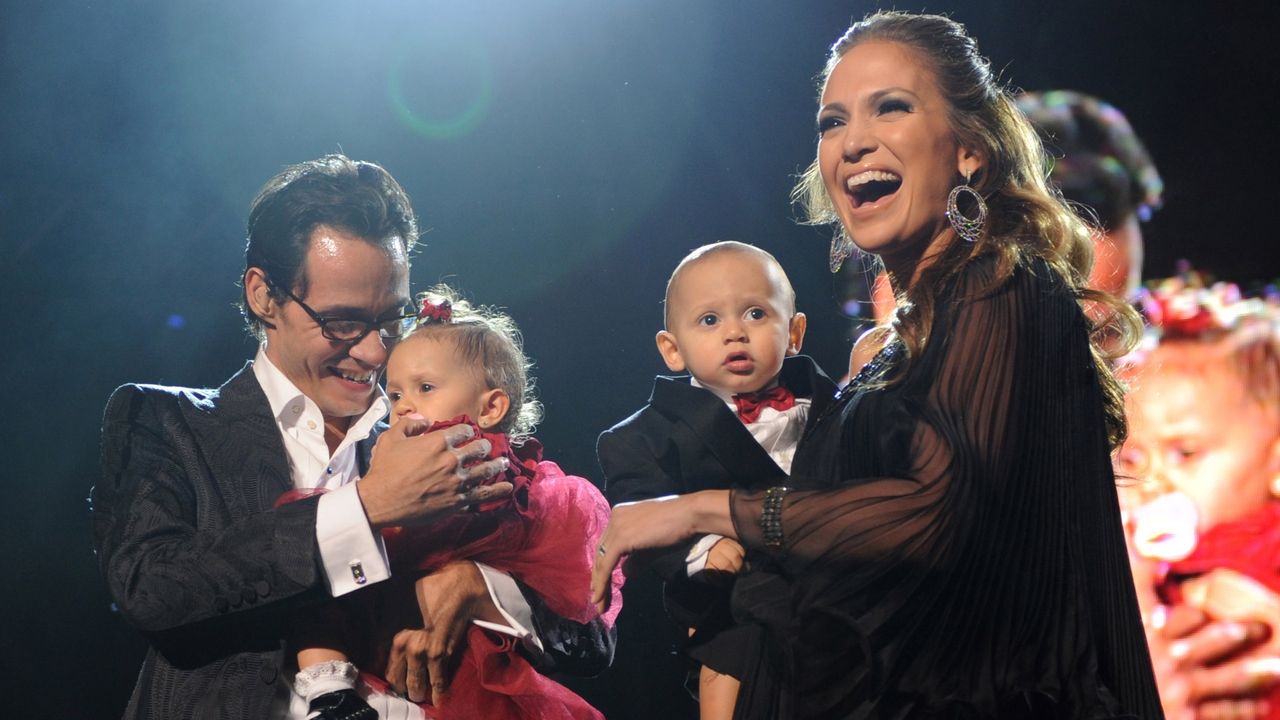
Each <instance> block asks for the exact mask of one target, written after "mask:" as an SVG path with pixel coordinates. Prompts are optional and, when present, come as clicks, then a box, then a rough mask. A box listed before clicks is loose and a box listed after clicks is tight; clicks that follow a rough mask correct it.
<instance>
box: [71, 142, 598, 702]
mask: <svg viewBox="0 0 1280 720" xmlns="http://www.w3.org/2000/svg"><path fill="white" fill-rule="evenodd" d="M416 239H417V226H416V223H415V220H414V216H413V210H412V208H411V207H410V205H409V200H408V198H407V197H406V196H405V194H404V191H403V190H402V189H401V188H400V186H399V185H398V184H397V183H396V181H395V180H394V179H393V178H392V177H391V176H390V175H389V174H388V173H387V172H386V171H385V170H383V169H382V168H380V167H378V166H377V165H374V164H372V163H365V162H354V161H352V160H349V159H348V158H346V157H343V156H341V155H330V156H327V157H324V158H321V159H319V160H316V161H312V162H306V163H301V164H299V165H294V166H292V167H289V168H287V169H286V170H285V171H283V172H281V173H280V174H279V175H277V176H276V177H274V178H272V179H271V180H270V181H269V182H268V183H267V184H266V186H264V188H263V189H262V190H261V192H260V193H259V194H258V196H257V198H255V199H254V201H253V205H252V207H251V211H250V215H249V223H248V242H247V245H246V248H245V266H246V267H245V271H244V275H243V289H244V297H243V302H242V309H243V312H244V315H245V319H246V321H247V323H248V325H249V329H250V331H251V332H253V334H254V335H255V336H256V337H257V338H258V339H259V340H260V341H261V345H260V347H259V349H258V352H257V356H256V357H255V358H254V361H253V362H252V363H250V364H249V365H247V366H246V367H245V368H244V369H242V370H241V371H240V372H239V373H237V374H236V375H235V376H234V377H232V378H231V379H230V380H228V381H227V382H226V384H224V385H223V386H222V387H221V388H219V389H217V390H192V389H185V388H163V387H157V386H143V385H126V386H123V387H121V388H119V389H118V390H116V392H115V393H114V394H113V395H112V398H111V400H110V402H109V403H108V406H107V410H106V415H105V418H104V421H103V437H102V465H103V476H102V480H101V482H100V483H99V484H98V485H97V487H95V488H94V491H93V510H94V526H95V527H94V530H95V536H96V540H97V547H98V554H99V561H100V564H101V568H102V572H103V574H104V576H105V578H106V580H107V584H108V588H109V590H110V592H111V595H112V597H113V599H114V600H115V602H116V604H117V606H118V607H119V608H120V611H121V613H122V614H123V615H124V617H125V618H126V619H127V620H128V621H129V622H131V623H133V624H134V625H135V626H137V627H138V628H139V629H140V630H141V631H143V633H144V634H146V636H147V637H148V640H149V641H150V648H149V650H148V653H147V657H146V660H145V661H144V664H143V667H142V671H141V674H140V676H139V679H138V684H137V686H136V687H135V689H134V692H133V696H132V698H131V700H130V702H129V707H128V710H127V711H126V715H125V716H126V717H128V718H152V717H154V718H170V717H194V716H203V713H206V712H207V713H213V714H214V715H216V716H217V717H237V718H239V717H243V718H273V717H274V718H285V717H303V716H306V714H307V710H306V709H305V708H306V703H305V702H304V701H302V700H300V699H299V697H298V696H296V695H295V694H294V693H293V673H294V672H295V671H296V667H290V663H291V662H292V657H293V655H292V652H291V649H289V648H287V647H286V644H287V637H288V627H289V620H290V617H289V616H290V614H291V613H293V612H294V611H298V612H306V610H305V608H307V607H309V606H313V605H315V604H316V603H318V602H321V601H323V600H324V599H325V598H329V597H339V596H344V597H343V600H342V601H343V602H347V601H351V600H352V599H353V598H355V599H356V601H359V600H360V599H367V597H368V591H365V592H364V593H356V594H355V595H348V594H349V593H352V592H353V591H356V590H359V589H362V588H366V587H369V586H373V585H375V584H377V583H379V582H381V581H383V580H386V579H388V578H390V575H391V573H390V570H389V568H388V563H387V558H386V553H385V548H384V547H383V545H382V542H381V537H380V535H379V530H381V529H382V528H386V527H392V526H398V525H406V524H413V523H428V522H432V521H433V520H438V519H440V518H443V517H445V516H447V515H449V514H450V513H453V512H457V511H459V510H462V509H463V508H467V507H471V506H475V505H477V504H480V503H483V502H485V501H487V500H491V499H495V498H498V497H501V496H503V495H505V494H507V493H509V492H510V491H511V486H510V484H509V483H495V484H491V485H481V484H480V483H481V481H483V480H485V479H487V478H489V477H492V476H493V475H495V474H496V473H497V472H499V471H500V470H502V469H503V467H504V465H503V464H502V463H503V461H501V460H495V461H487V462H475V461H476V460H478V459H481V458H483V457H485V456H487V454H488V452H489V447H488V442H487V441H485V440H483V439H481V440H474V441H473V440H472V439H471V437H470V436H471V431H470V429H469V428H467V427H466V426H461V425H460V426H454V427H452V428H448V429H446V430H442V431H437V432H430V433H427V432H424V431H425V429H426V428H425V427H424V425H423V424H422V423H413V422H405V423H400V424H399V425H397V427H396V428H395V429H394V430H390V431H387V432H384V433H381V435H380V436H379V432H380V431H381V430H382V429H383V427H384V426H382V425H381V423H380V420H381V419H382V417H384V416H385V415H386V413H387V409H388V402H387V399H386V397H385V395H384V394H383V392H382V391H381V389H380V388H379V386H378V377H379V375H380V373H381V371H382V369H383V366H384V364H385V363H386V359H387V354H388V346H389V344H390V343H393V342H395V340H396V339H398V338H399V337H400V336H401V335H402V334H403V333H404V331H405V330H406V329H407V328H408V327H409V325H410V324H411V323H412V320H413V317H414V314H413V312H412V309H411V308H410V307H409V303H410V295H409V260H408V258H409V252H410V250H411V249H412V248H413V245H414V242H415V241H416ZM375 439H376V440H377V443H376V444H377V454H376V456H375V457H373V458H372V459H371V450H372V447H373V444H374V440H375ZM357 479H359V480H360V482H359V483H356V482H354V481H355V480H357ZM287 491H295V492H294V493H293V494H294V495H297V494H301V495H303V496H306V497H304V499H301V500H298V501H296V502H290V503H285V504H281V505H280V506H279V507H273V505H274V504H275V501H276V500H277V499H278V498H280V497H281V496H282V495H283V494H284V493H286V492H287ZM410 580H411V579H410ZM388 587H390V588H391V589H390V592H391V593H400V594H404V593H409V595H408V598H409V599H410V601H411V599H412V597H413V595H412V592H413V590H412V583H411V582H410V583H405V584H403V585H391V586H388ZM423 595H424V596H425V597H423V598H421V599H420V602H421V605H422V614H423V619H424V623H425V625H426V627H427V628H428V629H426V630H416V631H405V632H403V633H401V634H400V635H399V636H397V638H396V642H395V643H394V645H393V650H392V657H391V659H390V665H389V672H390V673H391V675H392V677H391V678H390V679H391V680H392V681H393V683H396V684H399V685H401V686H402V687H407V689H408V691H409V694H410V695H411V696H412V697H414V698H415V699H424V696H427V695H429V693H430V690H431V689H440V688H441V687H442V686H443V684H444V683H445V682H447V679H448V678H447V676H448V674H449V671H450V669H451V663H450V660H451V656H452V657H456V653H457V652H458V651H460V650H461V648H460V647H459V645H460V642H459V640H460V639H461V638H462V637H463V635H464V633H465V631H466V628H467V627H469V625H470V623H471V621H472V620H481V621H486V626H490V627H493V626H502V627H505V628H508V629H509V631H510V633H511V634H513V635H515V636H517V637H519V638H521V639H522V640H524V641H525V647H527V648H529V650H530V652H531V654H533V655H534V657H535V659H540V660H543V666H544V667H550V666H556V667H557V668H558V669H560V670H566V671H569V672H578V673H593V672H598V671H599V670H600V669H602V668H603V666H604V665H607V663H608V662H609V659H610V658H611V655H612V638H611V636H610V635H609V633H608V632H607V631H606V630H605V629H604V626H603V624H602V623H599V622H597V623H594V624H588V625H580V624H577V623H573V622H570V621H567V620H563V619H560V618H557V617H555V616H554V615H552V614H551V613H549V612H548V611H546V610H545V608H544V607H542V606H541V604H540V603H539V602H538V601H537V598H536V597H533V596H532V594H531V593H527V592H523V591H522V588H521V587H520V586H519V585H518V584H517V583H516V582H515V581H514V580H513V579H511V578H510V577H507V576H505V575H503V574H501V573H498V572H496V571H493V570H491V569H488V568H483V567H477V566H476V565H474V564H472V563H455V564H453V565H450V566H447V567H446V568H444V569H442V570H441V571H440V572H439V573H437V575H435V576H433V580H432V583H431V585H430V587H429V588H428V590H427V591H426V592H424V593H423ZM369 605H370V603H368V602H366V603H365V606H366V607H367V606H369ZM543 650H545V653H544V652H543ZM333 680H334V679H333V678H325V677H320V678H306V679H305V682H303V679H301V678H300V680H299V682H300V684H306V685H310V686H312V689H313V690H314V689H316V688H318V689H319V690H324V689H325V688H326V687H330V686H332V682H331V681H333ZM428 682H429V683H430V685H431V688H427V687H426V684H427V683H428ZM326 683H329V685H326ZM313 694H323V693H313ZM338 701H339V702H341V703H343V704H344V707H342V708H331V712H337V714H334V715H332V716H334V717H336V716H343V717H366V716H369V717H372V715H371V714H370V713H371V711H369V709H368V708H367V707H363V708H361V707H360V701H359V700H358V699H356V698H355V697H354V696H353V695H351V694H350V693H343V694H339V697H338ZM371 702H373V701H372V700H371ZM377 702H380V703H383V705H382V706H381V707H382V709H383V711H384V712H386V711H387V710H388V709H389V708H390V706H389V705H387V704H386V703H393V704H394V703H395V702H397V700H396V699H394V698H391V699H388V698H379V699H378V700H377ZM347 704H350V705H352V706H354V707H355V708H356V709H357V710H358V712H357V713H356V714H354V715H352V714H348V712H349V711H348V708H347V707H346V705H347ZM375 704H377V703H375ZM291 705H292V708H291V707H290V706H291ZM401 709H402V710H405V709H409V708H401ZM361 713H363V714H361ZM328 716H330V715H325V717H328Z"/></svg>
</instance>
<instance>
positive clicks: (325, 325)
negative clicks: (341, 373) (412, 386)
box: [266, 278, 418, 343]
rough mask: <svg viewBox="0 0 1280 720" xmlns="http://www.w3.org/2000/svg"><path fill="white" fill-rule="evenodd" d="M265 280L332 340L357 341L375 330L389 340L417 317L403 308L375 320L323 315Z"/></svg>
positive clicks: (288, 292)
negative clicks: (313, 321)
mask: <svg viewBox="0 0 1280 720" xmlns="http://www.w3.org/2000/svg"><path fill="white" fill-rule="evenodd" d="M266 281H267V286H268V287H270V288H271V289H272V290H275V291H276V292H279V293H284V294H285V295H287V296H288V297H289V299H290V300H292V301H294V302H296V303H298V307H300V308H302V311H303V312H305V313H306V314H307V315H309V316H310V317H311V319H312V320H315V321H316V325H319V326H320V334H321V335H324V336H325V337H326V338H328V339H330V340H333V341H334V342H345V343H358V342H360V341H361V340H363V339H364V336H365V335H368V334H369V333H371V332H373V331H375V330H376V331H377V332H378V337H381V338H385V339H389V340H395V339H399V338H402V337H404V336H405V333H407V332H409V329H410V328H412V327H413V323H414V321H415V320H417V318H418V315H417V313H415V312H413V311H411V310H408V309H405V310H404V311H403V312H402V313H401V314H398V315H393V316H391V317H387V318H380V319H377V320H356V319H354V318H331V317H325V316H323V315H321V314H320V313H318V312H316V311H315V310H313V309H312V308H311V306H310V305H308V304H306V303H305V302H303V301H302V298H300V297H298V296H297V295H294V294H293V293H292V292H290V291H289V290H286V289H285V288H282V287H280V286H279V285H277V284H275V283H274V282H272V281H271V279H270V278H266Z"/></svg>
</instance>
